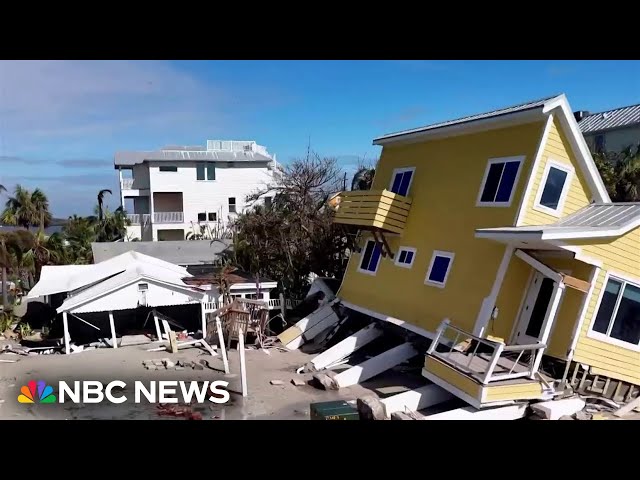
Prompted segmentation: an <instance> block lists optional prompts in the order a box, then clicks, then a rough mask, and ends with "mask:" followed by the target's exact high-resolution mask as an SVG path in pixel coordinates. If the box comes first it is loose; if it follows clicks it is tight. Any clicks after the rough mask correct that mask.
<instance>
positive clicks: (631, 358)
mask: <svg viewBox="0 0 640 480" xmlns="http://www.w3.org/2000/svg"><path fill="white" fill-rule="evenodd" d="M572 245H576V246H579V247H580V248H581V249H582V250H583V252H584V253H585V254H586V255H589V256H592V257H595V258H600V259H601V260H602V262H603V265H602V269H601V271H600V273H599V274H598V277H597V279H596V280H595V287H594V289H593V294H592V296H591V298H590V299H589V307H588V308H587V313H586V316H585V319H584V323H583V324H582V328H581V330H580V332H579V335H580V336H579V338H578V342H577V344H576V350H575V353H574V360H575V361H576V362H580V363H585V364H587V365H590V366H591V367H593V373H594V374H596V375H606V376H609V377H612V378H615V379H618V380H623V381H627V382H632V383H634V384H640V352H636V351H633V350H630V349H628V348H624V347H621V346H618V345H612V344H610V343H608V342H605V341H602V340H598V339H594V338H589V337H588V333H589V330H590V329H591V324H592V322H593V319H594V316H595V314H596V307H597V305H598V300H599V299H600V294H601V292H602V288H603V286H604V285H603V284H604V279H605V276H606V273H607V272H611V273H612V274H615V272H619V273H621V274H626V275H628V276H630V277H635V278H637V279H639V280H640V256H639V252H640V228H636V229H635V230H633V231H631V232H629V233H628V234H626V235H625V236H623V237H620V238H617V239H615V240H609V241H605V240H603V241H601V242H600V243H596V244H591V245H589V244H588V242H585V241H580V242H572Z"/></svg>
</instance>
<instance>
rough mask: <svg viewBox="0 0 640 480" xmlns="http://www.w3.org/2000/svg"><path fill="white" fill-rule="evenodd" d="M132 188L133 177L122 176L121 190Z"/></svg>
mask: <svg viewBox="0 0 640 480" xmlns="http://www.w3.org/2000/svg"><path fill="white" fill-rule="evenodd" d="M132 188H133V178H123V179H122V189H123V190H131V189H132Z"/></svg>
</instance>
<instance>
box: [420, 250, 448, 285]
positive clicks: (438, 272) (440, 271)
mask: <svg viewBox="0 0 640 480" xmlns="http://www.w3.org/2000/svg"><path fill="white" fill-rule="evenodd" d="M454 256H455V255H454V254H453V253H451V252H442V251H440V250H436V251H435V252H433V257H431V263H430V264H429V268H428V269H427V276H426V278H425V279H424V283H426V284H427V285H433V286H435V287H440V288H444V286H445V285H446V284H447V277H449V272H450V271H451V264H452V263H453V257H454Z"/></svg>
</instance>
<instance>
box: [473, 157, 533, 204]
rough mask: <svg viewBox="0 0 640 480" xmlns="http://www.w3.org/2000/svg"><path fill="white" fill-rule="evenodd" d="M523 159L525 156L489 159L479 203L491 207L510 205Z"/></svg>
mask: <svg viewBox="0 0 640 480" xmlns="http://www.w3.org/2000/svg"><path fill="white" fill-rule="evenodd" d="M523 160H524V157H507V158H493V159H491V160H489V163H488V164H487V169H486V170H485V172H484V178H483V179H482V185H481V187H480V193H479V196H478V201H477V205H478V206H491V207H508V206H510V205H511V200H512V199H513V192H514V190H515V187H516V184H517V183H518V177H519V176H520V165H522V161H523Z"/></svg>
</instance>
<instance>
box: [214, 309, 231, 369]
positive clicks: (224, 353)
mask: <svg viewBox="0 0 640 480" xmlns="http://www.w3.org/2000/svg"><path fill="white" fill-rule="evenodd" d="M216 329H217V330H218V344H219V346H220V351H221V352H222V363H223V364H224V373H229V359H228V358H227V349H226V347H225V345H224V335H223V334H222V325H221V324H220V318H219V317H216Z"/></svg>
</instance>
